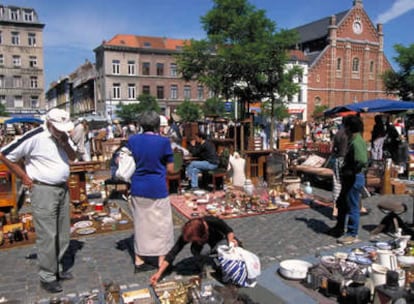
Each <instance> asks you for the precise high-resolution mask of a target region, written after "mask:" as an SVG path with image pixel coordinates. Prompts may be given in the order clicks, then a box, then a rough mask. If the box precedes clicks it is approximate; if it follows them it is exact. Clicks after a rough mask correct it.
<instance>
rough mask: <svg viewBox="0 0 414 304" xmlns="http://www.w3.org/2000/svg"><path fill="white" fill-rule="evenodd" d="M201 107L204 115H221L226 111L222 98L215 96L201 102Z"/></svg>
mask: <svg viewBox="0 0 414 304" xmlns="http://www.w3.org/2000/svg"><path fill="white" fill-rule="evenodd" d="M202 109H203V112H204V115H205V116H219V117H223V116H224V115H225V113H226V109H225V107H224V102H223V100H221V99H220V98H217V97H212V98H209V99H207V100H206V102H205V103H204V104H203V106H202Z"/></svg>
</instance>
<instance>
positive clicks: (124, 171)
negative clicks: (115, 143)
mask: <svg viewBox="0 0 414 304" xmlns="http://www.w3.org/2000/svg"><path fill="white" fill-rule="evenodd" d="M135 168H136V167H135V160H134V158H133V157H132V153H131V151H129V149H128V148H126V147H123V148H122V149H121V151H120V152H119V157H118V169H117V170H116V172H115V176H116V177H117V178H119V179H121V180H123V181H125V182H131V177H132V174H134V172H135Z"/></svg>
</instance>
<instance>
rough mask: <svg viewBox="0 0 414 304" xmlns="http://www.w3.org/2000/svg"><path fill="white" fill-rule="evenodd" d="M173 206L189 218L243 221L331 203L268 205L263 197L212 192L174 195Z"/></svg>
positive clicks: (306, 201) (302, 201) (307, 201)
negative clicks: (218, 218) (205, 216)
mask: <svg viewBox="0 0 414 304" xmlns="http://www.w3.org/2000/svg"><path fill="white" fill-rule="evenodd" d="M170 200H171V204H172V205H173V206H174V208H175V209H176V210H177V211H178V212H179V213H180V214H182V215H183V216H184V217H186V218H187V219H191V218H194V217H199V216H204V215H208V214H209V215H216V216H218V217H220V218H227V219H228V218H240V217H247V216H255V215H262V214H270V213H281V212H288V211H293V210H302V209H307V208H311V205H313V204H316V205H321V206H331V205H332V204H331V203H330V202H327V201H324V200H323V199H321V198H319V197H318V198H317V197H314V198H313V199H312V200H310V199H294V198H289V199H287V200H286V201H277V202H275V203H272V202H269V200H268V198H266V197H261V196H252V197H249V196H247V195H245V194H244V193H243V192H242V191H235V192H232V193H231V194H228V193H227V194H226V193H225V192H224V191H216V192H214V193H209V192H206V191H199V192H198V193H185V194H182V195H181V194H180V195H179V194H172V195H170Z"/></svg>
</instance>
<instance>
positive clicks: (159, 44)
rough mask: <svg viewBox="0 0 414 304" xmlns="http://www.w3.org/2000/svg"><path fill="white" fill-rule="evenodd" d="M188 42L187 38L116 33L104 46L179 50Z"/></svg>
mask: <svg viewBox="0 0 414 304" xmlns="http://www.w3.org/2000/svg"><path fill="white" fill-rule="evenodd" d="M186 42H189V40H186V39H173V38H166V37H149V36H136V35H128V34H118V35H115V36H114V37H113V38H112V39H110V40H109V41H104V42H103V43H102V45H103V46H119V47H130V48H143V49H145V48H148V49H159V50H171V51H173V50H179V49H181V48H182V47H183V46H184V45H185V44H186Z"/></svg>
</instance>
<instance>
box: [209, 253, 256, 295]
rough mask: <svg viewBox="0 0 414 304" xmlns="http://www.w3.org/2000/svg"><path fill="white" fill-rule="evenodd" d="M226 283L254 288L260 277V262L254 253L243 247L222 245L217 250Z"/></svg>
mask: <svg viewBox="0 0 414 304" xmlns="http://www.w3.org/2000/svg"><path fill="white" fill-rule="evenodd" d="M217 252H218V259H219V262H220V266H221V270H222V273H223V281H224V282H232V283H234V284H237V285H239V286H243V287H254V286H255V285H256V278H257V277H258V276H259V275H260V260H259V258H258V257H257V256H256V255H255V254H254V253H252V252H250V251H248V250H246V249H243V248H241V247H234V246H232V245H230V246H227V245H221V246H218V248H217Z"/></svg>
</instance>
